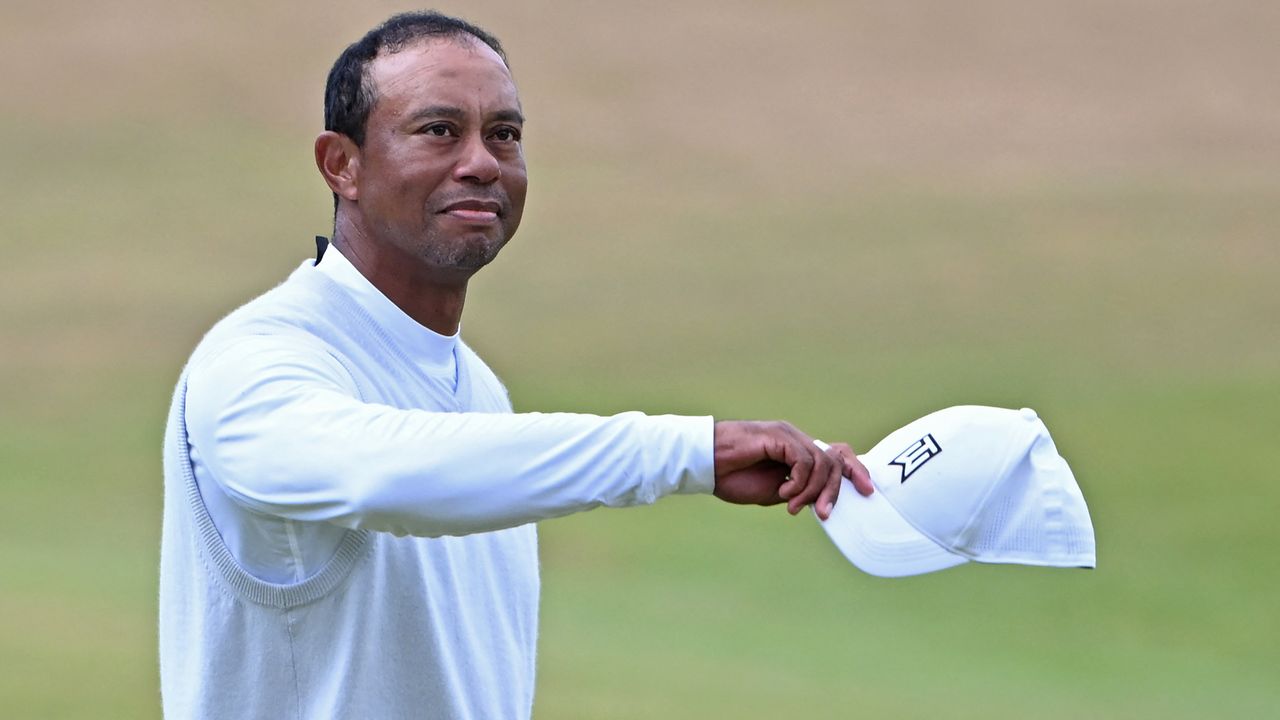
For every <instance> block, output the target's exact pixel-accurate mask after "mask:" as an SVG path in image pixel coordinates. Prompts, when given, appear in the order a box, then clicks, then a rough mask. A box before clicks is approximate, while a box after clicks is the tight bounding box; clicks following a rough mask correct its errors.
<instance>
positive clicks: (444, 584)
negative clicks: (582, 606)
mask: <svg viewBox="0 0 1280 720" xmlns="http://www.w3.org/2000/svg"><path fill="white" fill-rule="evenodd" d="M329 253H330V254H326V256H325V258H324V262H323V263H321V265H320V267H319V268H318V267H316V266H314V265H313V264H312V263H311V262H307V263H304V264H303V265H302V267H299V268H298V269H297V270H296V271H295V272H294V273H293V275H291V276H290V278H289V279H288V280H287V281H286V282H285V283H284V284H283V285H281V286H280V287H278V288H276V289H275V290H272V291H271V292H269V293H267V294H266V295H264V296H263V297H261V298H259V299H257V300H255V301H253V302H251V303H249V304H248V305H246V306H245V307H243V308H241V309H240V310H238V311H236V312H235V313H233V314H232V315H230V316H229V317H228V318H226V319H224V320H223V321H221V322H220V323H219V324H218V325H217V326H216V327H215V328H214V329H213V330H211V331H210V333H209V334H208V335H207V336H206V337H205V339H204V340H203V341H202V342H201V344H200V346H199V347H198V348H197V349H196V351H195V352H194V353H193V355H192V358H191V361H190V362H189V363H188V366H187V369H186V370H185V371H184V373H183V376H182V378H181V379H180V381H179V383H178V388H177V390H176V391H175V395H174V404H173V406H172V409H171V413H170V418H169V425H168V428H167V431H166V442H165V527H164V539H163V542H162V548H161V578H160V646H161V653H160V660H161V663H160V664H161V689H162V695H163V698H164V705H165V712H166V715H169V716H171V717H183V718H187V717H198V718H223V717H227V718H230V717H234V718H242V717H425V718H489V717H504V718H505V717H514V718H520V717H527V716H528V714H529V712H530V709H531V707H532V692H533V676H534V654H535V645H536V635H537V594H538V584H539V583H538V568H537V562H538V561H537V549H536V548H537V546H536V533H535V530H534V527H533V525H531V524H530V523H533V522H535V521H537V520H541V519H545V518H551V517H556V516H560V515H565V514H568V513H571V512H575V511H580V510H586V509H590V508H593V507H597V506H600V505H607V506H625V505H634V504H643V503H648V502H652V501H654V500H656V499H658V498H660V497H662V496H665V495H668V494H673V493H704V492H709V491H710V490H711V489H712V485H713V458H712V444H713V423H712V421H711V419H710V418H705V417H702V418H690V417H666V416H664V417H651V416H645V415H642V414H639V413H624V414H622V415H617V416H613V417H598V416H592V415H576V414H537V413H526V414H512V413H511V407H510V403H509V401H508V399H507V396H506V391H505V389H504V388H503V387H502V386H501V384H500V383H499V382H498V380H497V378H496V377H494V375H493V373H492V372H491V371H490V370H489V369H488V367H486V366H485V365H484V363H483V362H481V361H480V359H479V358H478V357H476V355H475V354H474V353H473V352H471V350H470V349H469V348H467V346H466V345H465V344H464V343H463V342H462V341H461V340H460V339H459V338H457V337H453V338H448V337H441V336H438V335H432V334H430V333H429V332H428V331H425V329H423V328H421V327H419V326H417V325H416V324H414V323H412V321H411V320H409V318H407V317H406V316H404V315H403V314H402V313H400V311H399V309H398V308H395V306H394V305H392V304H391V303H390V302H389V301H387V300H386V298H384V297H382V296H381V294H380V293H378V292H377V291H376V289H374V288H373V287H372V286H371V285H368V283H367V282H365V281H364V279H363V277H361V276H360V275H359V273H358V272H356V271H355V269H354V268H352V267H351V266H350V264H349V263H346V262H345V260H343V259H342V258H341V256H340V255H338V254H337V253H336V252H334V250H333V249H330V250H329ZM330 262H333V263H334V264H333V265H327V264H328V263H330ZM320 268H324V269H323V270H321V269H320ZM362 283H363V284H362Z"/></svg>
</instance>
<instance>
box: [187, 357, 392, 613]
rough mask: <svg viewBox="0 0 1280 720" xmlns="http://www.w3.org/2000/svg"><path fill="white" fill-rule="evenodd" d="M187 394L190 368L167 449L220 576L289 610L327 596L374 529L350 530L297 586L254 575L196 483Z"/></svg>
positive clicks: (255, 598) (255, 599)
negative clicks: (239, 558) (228, 540)
mask: <svg viewBox="0 0 1280 720" xmlns="http://www.w3.org/2000/svg"><path fill="white" fill-rule="evenodd" d="M186 398H187V373H186V371H185V370H184V371H183V373H182V377H181V379H179V380H178V387H177V388H176V389H175V390H174V397H173V407H172V409H171V411H170V418H171V422H173V423H175V424H176V426H175V427H174V430H175V436H174V442H173V443H172V444H171V447H169V448H167V449H166V452H169V453H170V454H171V458H170V460H171V461H172V463H173V465H174V467H176V468H178V471H179V473H180V474H181V478H182V482H183V484H184V485H185V487H186V497H187V508H188V509H189V510H190V511H191V517H192V519H193V520H194V521H195V526H196V530H197V531H198V533H199V540H198V542H199V545H200V548H199V550H200V551H201V552H203V553H204V554H205V555H206V556H207V557H208V559H209V560H210V561H211V563H212V565H213V567H216V568H217V570H218V575H220V576H221V578H222V580H223V581H224V582H225V583H226V585H227V587H228V588H229V589H230V590H231V591H232V592H234V593H235V594H237V595H239V596H240V597H242V598H244V599H245V600H247V601H248V602H252V603H255V604H258V605H265V606H267V607H274V608H281V609H283V608H291V607H297V606H299V605H305V604H307V603H310V602H314V601H316V600H319V599H320V598H322V597H324V596H325V595H327V594H328V593H329V592H331V591H332V590H333V589H334V588H336V587H337V586H338V585H339V584H341V583H342V581H343V580H344V579H346V577H347V575H348V574H350V572H351V569H352V568H353V567H354V566H355V564H356V562H357V561H358V560H360V558H361V557H362V556H363V555H364V554H365V553H366V552H368V550H369V548H370V547H371V546H372V542H371V538H370V535H371V533H370V532H369V531H368V530H350V531H348V532H347V535H346V536H345V537H344V538H343V539H342V542H341V543H340V544H339V545H338V549H337V551H336V552H335V553H334V555H333V557H332V558H330V559H329V561H328V562H327V563H325V566H324V568H323V569H322V570H321V571H320V572H319V573H317V574H315V575H314V576H312V577H310V578H308V579H306V580H304V581H302V582H300V583H297V584H295V585H280V584H277V583H270V582H266V581H265V580H259V579H258V578H256V577H254V576H253V575H250V574H249V573H248V572H247V571H245V569H244V568H242V567H241V566H240V564H239V563H238V562H236V559H235V557H233V556H232V555H231V550H230V549H228V548H227V544H226V543H225V542H224V541H223V539H222V535H221V534H220V533H219V532H218V528H217V527H216V526H215V525H214V524H213V518H212V517H210V515H209V510H208V508H206V507H205V505H204V499H203V498H202V497H201V496H200V488H199V487H198V486H197V485H196V478H195V473H194V472H192V470H191V455H190V445H189V441H188V439H187V418H186V405H187V401H186Z"/></svg>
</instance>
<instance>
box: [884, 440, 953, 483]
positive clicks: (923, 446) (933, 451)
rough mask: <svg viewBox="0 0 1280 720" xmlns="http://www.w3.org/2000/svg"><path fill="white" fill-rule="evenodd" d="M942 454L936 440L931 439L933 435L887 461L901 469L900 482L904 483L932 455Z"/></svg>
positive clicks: (931, 457) (930, 458) (916, 442)
mask: <svg viewBox="0 0 1280 720" xmlns="http://www.w3.org/2000/svg"><path fill="white" fill-rule="evenodd" d="M941 452H942V446H941V445H939V444H938V441H937V440H934V439H933V435H932V434H929V435H925V436H924V437H922V438H920V439H919V440H917V441H915V442H914V443H912V444H911V447H909V448H907V449H906V450H903V451H902V452H900V453H898V456H897V457H895V458H894V459H893V460H891V461H889V464H890V465H897V466H898V467H900V468H902V482H906V481H907V478H909V477H911V474H912V473H914V472H915V471H917V470H919V469H920V468H922V467H924V464H925V463H927V462H929V461H930V460H932V459H933V456H934V455H937V454H938V453H941Z"/></svg>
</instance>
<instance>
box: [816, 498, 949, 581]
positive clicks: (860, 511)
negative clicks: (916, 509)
mask: <svg viewBox="0 0 1280 720" xmlns="http://www.w3.org/2000/svg"><path fill="white" fill-rule="evenodd" d="M815 517H816V513H815ZM818 523H819V524H820V525H822V529H823V530H825V531H827V536H828V537H830V538H831V541H832V542H834V543H835V544H836V547H837V548H839V549H840V552H842V553H844V556H845V557H846V558H848V559H849V562H851V563H853V564H854V565H856V566H857V567H858V569H859V570H862V571H863V572H866V573H869V574H871V575H878V576H880V577H904V576H907V575H920V574H923V573H930V572H935V571H938V570H945V569H947V568H950V567H955V566H956V565H962V564H964V563H966V562H968V559H967V558H965V557H962V556H960V555H956V554H955V553H952V552H948V551H947V550H944V549H942V548H941V547H940V546H939V545H938V544H937V543H935V542H934V541H932V540H930V539H929V538H928V536H926V535H924V534H922V533H921V532H920V531H919V530H916V529H915V528H914V527H912V526H911V524H910V523H908V522H907V521H906V520H904V519H903V518H902V516H901V515H899V514H898V511H897V510H895V509H894V508H893V505H892V504H890V503H889V501H888V500H886V499H885V498H884V494H883V493H881V492H879V491H878V490H877V492H875V493H873V494H872V495H871V496H870V497H864V496H862V495H859V494H858V491H857V490H855V489H854V487H853V483H851V482H849V481H848V480H841V481H840V497H839V499H838V500H837V501H836V504H835V507H834V508H832V510H831V516H830V517H829V518H827V519H826V520H825V521H823V520H821V519H819V520H818Z"/></svg>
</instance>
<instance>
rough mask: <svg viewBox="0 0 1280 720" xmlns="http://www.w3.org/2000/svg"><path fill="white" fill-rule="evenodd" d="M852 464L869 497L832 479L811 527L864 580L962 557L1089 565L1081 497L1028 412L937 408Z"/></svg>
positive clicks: (1089, 530)
mask: <svg viewBox="0 0 1280 720" xmlns="http://www.w3.org/2000/svg"><path fill="white" fill-rule="evenodd" d="M858 459H859V460H861V461H862V464H863V465H865V466H866V467H867V470H868V471H870V473H871V479H872V481H874V482H875V486H876V491H875V493H873V494H872V495H871V496H870V497H863V496H862V495H859V494H858V492H857V491H856V490H854V489H853V485H852V484H851V483H850V482H849V481H848V480H843V481H842V486H841V488H840V498H839V500H838V501H837V502H836V505H835V507H834V508H833V509H832V511H831V517H830V518H828V519H827V520H826V521H825V522H822V527H823V529H824V530H826V531H827V535H829V536H830V537H831V540H832V541H833V542H835V544H836V547H838V548H840V552H842V553H844V555H845V557H847V558H849V560H850V561H851V562H852V563H853V564H854V565H857V566H858V567H859V568H860V569H862V570H864V571H865V572H868V573H871V574H872V575H880V576H882V577H901V576H904V575H918V574H921V573H927V572H933V571H935V570H944V569H946V568H949V567H954V566H956V565H960V564H962V563H965V562H968V561H969V560H976V561H978V562H987V563H1019V564H1023V565H1041V566H1046V567H1089V568H1091V567H1094V566H1095V565H1096V559H1095V556H1094V539H1093V523H1092V522H1091V521H1090V519H1089V508H1088V507H1087V506H1086V505H1085V502H1084V495H1082V494H1081V492H1080V487H1079V486H1078V485H1077V484H1076V480H1075V477H1074V476H1073V475H1072V474H1071V468H1070V467H1068V466H1067V461H1066V460H1064V459H1062V456H1060V455H1058V449H1057V448H1056V447H1054V444H1053V439H1052V438H1050V437H1049V430H1048V429H1047V428H1046V427H1045V426H1044V423H1043V422H1041V421H1040V418H1039V417H1038V416H1037V415H1036V413H1035V411H1034V410H1031V409H1030V408H1023V409H1022V410H1005V409H1001V408H992V407H981V406H977V405H964V406H958V407H951V408H947V409H945V410H939V411H938V412H935V413H932V414H930V415H926V416H924V417H922V418H920V419H919V420H916V421H915V422H913V423H911V424H909V425H907V426H906V427H903V428H901V429H899V430H896V431H894V432H893V433H891V434H890V435H889V436H888V437H886V438H885V439H884V440H881V441H880V442H879V443H878V444H877V445H876V446H875V447H874V448H872V449H871V450H870V451H869V452H867V453H866V454H865V455H860V456H859V457H858Z"/></svg>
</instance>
